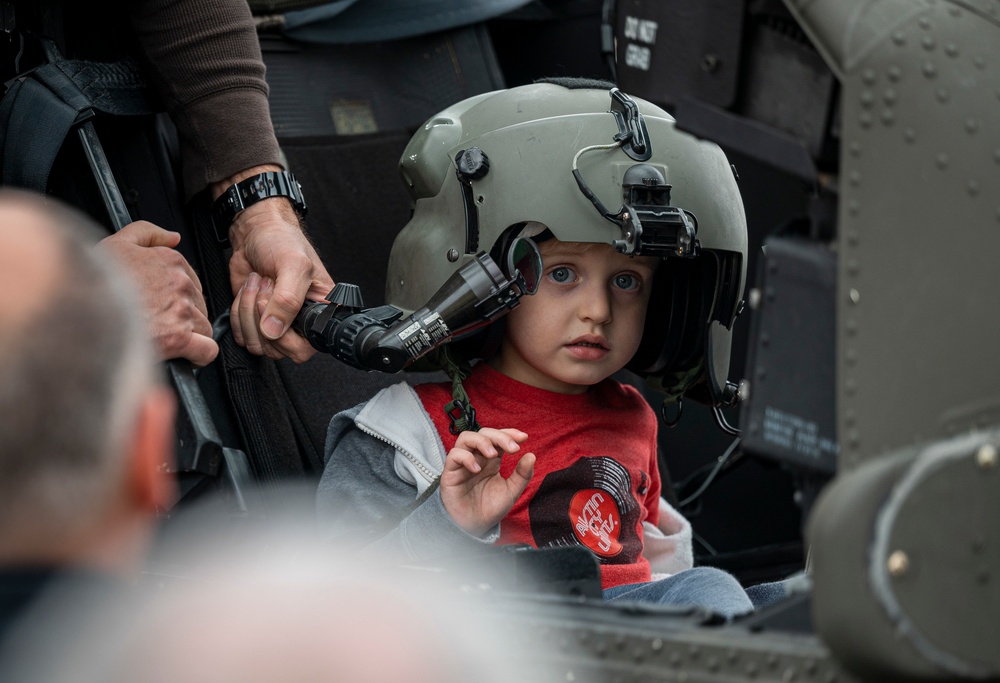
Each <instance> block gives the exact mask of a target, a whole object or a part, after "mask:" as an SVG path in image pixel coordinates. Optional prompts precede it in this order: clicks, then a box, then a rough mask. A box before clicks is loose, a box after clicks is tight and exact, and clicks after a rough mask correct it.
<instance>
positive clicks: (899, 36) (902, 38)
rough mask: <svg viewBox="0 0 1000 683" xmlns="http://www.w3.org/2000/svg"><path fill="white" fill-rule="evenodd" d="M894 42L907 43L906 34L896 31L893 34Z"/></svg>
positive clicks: (898, 43) (897, 43)
mask: <svg viewBox="0 0 1000 683" xmlns="http://www.w3.org/2000/svg"><path fill="white" fill-rule="evenodd" d="M892 42H894V43H896V45H906V34H905V33H903V32H902V31H896V32H895V33H893V34H892Z"/></svg>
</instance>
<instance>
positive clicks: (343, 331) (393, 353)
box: [293, 238, 542, 373]
mask: <svg viewBox="0 0 1000 683" xmlns="http://www.w3.org/2000/svg"><path fill="white" fill-rule="evenodd" d="M501 261H502V262H503V264H504V268H503V269H501V268H500V267H499V266H498V265H497V263H496V261H494V260H493V258H491V257H490V255H489V254H486V253H483V252H480V253H479V254H476V256H475V257H474V258H473V259H472V260H471V261H469V262H468V263H466V264H465V265H464V266H462V267H461V268H460V269H458V270H457V271H455V272H454V273H453V274H452V275H451V277H450V278H448V280H447V281H446V282H445V283H444V285H442V286H441V288H440V289H438V291H437V292H435V293H434V296H432V297H431V299H430V301H428V302H427V304H426V305H425V306H423V307H421V308H419V309H418V310H416V311H414V312H413V313H411V314H410V315H407V316H405V317H404V311H402V310H400V309H398V308H396V307H395V306H389V305H386V306H379V307H376V308H369V309H364V308H363V306H364V304H363V302H362V298H361V292H360V289H359V288H358V286H357V285H353V284H349V283H346V282H341V283H338V284H337V285H336V286H335V287H334V288H333V290H332V291H331V292H330V294H329V296H328V297H327V301H307V302H306V303H305V305H304V306H303V307H302V309H301V310H300V311H299V314H298V315H297V316H296V317H295V322H294V323H293V327H294V328H295V330H296V331H297V332H298V333H299V334H301V335H302V336H303V337H305V338H306V339H308V340H309V343H310V344H312V346H313V347H314V348H315V349H317V350H318V351H322V352H324V353H329V354H332V355H333V356H334V357H335V358H337V359H338V360H340V361H342V362H344V363H347V364H348V365H351V366H353V367H356V368H360V369H362V370H379V371H381V372H389V373H392V372H399V371H400V370H402V369H403V368H405V367H406V366H408V365H410V364H411V363H413V362H414V361H416V360H417V359H418V358H421V357H423V356H425V355H426V354H427V353H428V352H430V351H431V350H432V349H435V348H437V347H439V346H441V345H442V344H445V343H447V342H449V341H451V340H452V339H454V338H455V337H457V336H459V335H463V334H466V333H468V332H472V331H474V330H476V329H478V328H480V327H483V326H485V325H488V324H489V323H491V322H493V321H494V320H496V319H497V318H500V317H501V316H503V315H505V314H506V313H507V312H509V311H510V310H511V309H513V308H515V307H516V306H517V305H518V304H519V303H520V299H521V297H522V296H524V295H525V294H534V293H535V291H536V290H537V289H538V282H539V280H540V279H541V276H542V255H541V253H539V251H538V245H536V244H535V243H534V242H533V241H531V240H530V239H527V238H517V239H515V240H513V241H512V242H511V244H510V245H509V247H508V248H507V250H506V252H505V253H504V254H503V255H502V256H501Z"/></svg>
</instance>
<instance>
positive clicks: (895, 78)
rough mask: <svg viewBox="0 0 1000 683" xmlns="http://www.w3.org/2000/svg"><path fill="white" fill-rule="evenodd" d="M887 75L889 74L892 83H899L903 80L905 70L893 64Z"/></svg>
mask: <svg viewBox="0 0 1000 683" xmlns="http://www.w3.org/2000/svg"><path fill="white" fill-rule="evenodd" d="M886 74H888V76H889V80H890V81H892V82H893V83H898V82H899V79H901V78H902V77H903V70H902V69H900V68H899V67H898V66H896V65H895V64H893V65H892V66H890V67H889V69H888V70H887V71H886Z"/></svg>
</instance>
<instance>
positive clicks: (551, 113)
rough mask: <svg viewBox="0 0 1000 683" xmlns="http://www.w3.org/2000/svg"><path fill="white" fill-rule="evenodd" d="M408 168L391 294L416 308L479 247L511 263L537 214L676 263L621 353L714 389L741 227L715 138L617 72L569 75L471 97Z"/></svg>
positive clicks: (421, 142)
mask: <svg viewBox="0 0 1000 683" xmlns="http://www.w3.org/2000/svg"><path fill="white" fill-rule="evenodd" d="M400 173H401V175H402V178H403V181H404V183H405V184H406V186H407V188H408V189H409V191H410V194H411V196H412V198H413V200H414V211H413V216H412V218H411V220H410V221H409V223H407V225H406V226H405V227H404V228H403V230H402V231H401V232H400V234H399V235H398V236H397V238H396V240H395V242H394V244H393V248H392V251H391V254H390V258H389V269H388V277H387V281H386V301H387V303H389V304H391V305H393V306H396V307H397V308H400V309H402V310H404V311H407V312H409V311H413V310H416V309H418V308H420V307H421V306H423V305H424V304H425V303H426V302H427V301H428V300H429V299H430V298H431V296H432V295H433V294H434V292H436V291H437V290H438V288H440V287H441V285H442V284H443V283H444V282H445V281H446V280H447V279H448V278H449V277H450V276H451V275H452V273H454V272H455V271H456V270H458V269H459V268H461V267H462V266H464V265H465V264H467V263H469V262H470V261H471V260H472V259H473V258H475V254H476V253H477V252H481V251H486V252H490V253H491V255H492V256H493V257H494V260H496V261H497V262H498V263H500V262H503V261H504V258H503V256H504V254H503V252H504V250H505V249H506V247H507V245H509V244H510V243H511V242H512V238H513V236H516V235H518V234H519V233H521V231H522V230H523V229H524V227H525V226H526V225H527V224H529V223H531V224H539V225H541V226H543V227H544V229H546V230H548V231H549V232H550V233H551V234H552V235H553V236H554V237H555V238H556V239H557V240H559V241H560V242H563V243H569V242H581V243H593V244H601V245H606V246H607V250H606V251H607V252H611V251H614V252H617V253H618V254H619V255H623V256H628V255H630V256H636V257H646V258H653V259H657V260H666V261H668V263H667V264H665V267H661V268H658V269H657V274H656V275H655V276H654V278H653V281H652V282H651V283H649V292H648V297H649V301H650V304H649V306H648V307H647V310H648V314H647V316H646V319H645V323H644V330H643V332H642V334H641V341H640V343H639V345H638V346H637V348H636V349H635V352H634V353H633V354H632V356H630V357H629V358H626V359H625V363H627V364H628V368H629V369H630V370H633V371H634V372H637V373H638V374H640V375H642V376H645V377H647V378H648V379H649V380H651V383H653V384H654V386H657V387H658V388H662V389H664V390H666V391H667V393H672V394H674V395H676V396H680V395H681V394H684V393H685V392H687V391H688V390H698V391H700V392H701V394H702V397H703V398H706V399H708V400H718V399H719V398H720V397H721V393H722V391H723V389H724V388H725V385H726V374H727V373H728V369H729V367H728V366H729V347H730V344H731V333H730V330H731V326H732V323H733V321H734V319H735V317H736V314H737V312H738V310H739V303H740V301H741V299H742V292H743V283H744V279H745V261H746V240H747V237H746V219H745V215H744V212H743V204H742V200H741V198H740V195H739V191H738V190H737V188H736V180H735V178H734V175H733V172H732V169H731V167H730V165H729V162H728V161H727V160H726V158H725V155H724V154H723V153H722V151H721V150H720V149H719V148H718V146H716V145H714V144H713V143H710V142H706V141H704V140H698V139H696V138H694V137H692V136H691V135H688V134H686V133H683V132H681V131H678V130H677V129H676V128H675V126H674V120H673V118H672V117H671V116H670V115H669V114H667V112H665V111H664V110H662V109H660V108H659V107H656V106H655V105H653V104H651V103H649V102H646V101H644V100H640V99H638V98H631V97H629V96H628V95H626V94H624V93H621V92H620V91H618V90H617V89H616V88H613V87H612V86H611V84H607V83H601V82H596V81H581V80H572V79H563V80H560V81H558V82H539V83H534V84H531V85H525V86H520V87H516V88H510V89H508V90H501V91H496V92H491V93H485V94H482V95H477V96H475V97H472V98H469V99H466V100H463V101H461V102H458V103H456V104H455V105H453V106H451V107H449V108H447V109H445V110H444V111H442V112H440V113H438V114H437V115H435V116H433V117H431V118H430V119H429V120H428V121H427V122H426V123H425V124H424V126H423V128H421V129H420V130H419V131H417V133H416V134H415V135H414V136H413V138H412V139H411V140H410V143H409V144H408V146H407V148H406V150H404V152H403V156H402V158H401V160H400ZM521 302H522V303H521V306H525V305H530V304H528V303H527V302H528V297H525V298H523V299H521ZM515 310H516V309H515ZM501 322H502V321H501ZM498 327H499V324H498V323H494V324H493V325H492V326H491V329H488V330H487V331H486V332H485V333H482V332H481V333H477V334H476V335H472V336H471V337H468V338H466V339H462V340H459V341H458V343H456V344H455V347H456V348H457V349H459V350H460V355H462V356H465V357H466V359H467V360H471V359H472V358H473V357H478V358H489V357H490V356H491V355H492V354H493V353H494V351H495V350H496V344H495V342H496V340H497V338H498V337H499V335H498V334H496V331H497V328H498ZM617 361H618V358H617V357H616V358H615V362H617Z"/></svg>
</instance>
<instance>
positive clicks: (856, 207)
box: [847, 199, 861, 216]
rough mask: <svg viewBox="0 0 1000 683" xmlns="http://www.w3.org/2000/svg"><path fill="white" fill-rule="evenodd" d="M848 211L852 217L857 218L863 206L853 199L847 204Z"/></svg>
mask: <svg viewBox="0 0 1000 683" xmlns="http://www.w3.org/2000/svg"><path fill="white" fill-rule="evenodd" d="M847 210H848V211H849V212H850V213H851V215H852V216H857V215H858V212H859V211H861V204H859V203H858V200H857V199H852V200H851V201H849V202H847Z"/></svg>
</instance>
